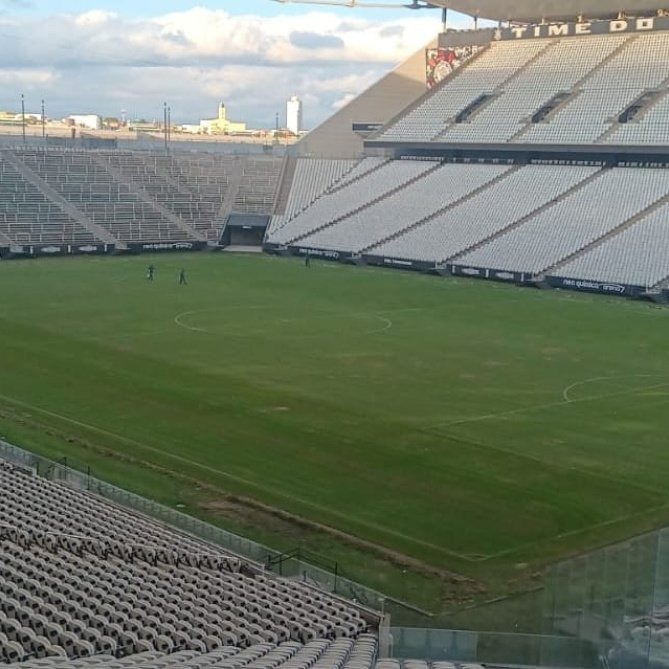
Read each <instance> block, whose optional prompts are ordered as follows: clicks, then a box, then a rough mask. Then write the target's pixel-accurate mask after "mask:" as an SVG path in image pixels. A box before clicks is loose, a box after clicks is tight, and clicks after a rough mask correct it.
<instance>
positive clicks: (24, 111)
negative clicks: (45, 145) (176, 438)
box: [21, 93, 26, 144]
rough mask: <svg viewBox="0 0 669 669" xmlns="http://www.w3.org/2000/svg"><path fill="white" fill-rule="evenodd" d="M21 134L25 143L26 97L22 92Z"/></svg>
mask: <svg viewBox="0 0 669 669" xmlns="http://www.w3.org/2000/svg"><path fill="white" fill-rule="evenodd" d="M21 135H22V136H23V143H24V144H25V143H26V99H25V97H24V96H23V93H21Z"/></svg>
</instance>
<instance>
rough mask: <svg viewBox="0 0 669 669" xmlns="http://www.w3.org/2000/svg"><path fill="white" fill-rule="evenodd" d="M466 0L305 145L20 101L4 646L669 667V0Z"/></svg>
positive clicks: (288, 659)
mask: <svg viewBox="0 0 669 669" xmlns="http://www.w3.org/2000/svg"><path fill="white" fill-rule="evenodd" d="M350 4H352V5H355V4H356V3H350ZM363 4H364V3H363ZM428 5H431V6H433V7H434V8H438V9H441V10H442V17H443V24H444V25H443V30H442V31H441V32H439V34H436V33H437V32H438V29H437V27H435V36H434V39H433V40H432V41H431V42H430V43H429V44H427V45H426V46H425V48H423V49H421V50H420V51H419V52H417V53H415V54H413V55H412V56H410V57H409V58H408V59H407V60H406V61H405V62H403V63H401V64H400V65H398V66H397V67H396V68H395V69H393V70H392V71H390V72H388V73H387V74H386V75H385V76H383V77H382V78H380V79H379V80H378V81H377V82H376V83H374V84H373V85H372V86H371V87H369V88H368V89H366V90H365V91H364V92H363V93H361V94H360V95H359V96H357V97H356V98H355V99H353V100H351V101H350V102H348V103H347V104H346V105H344V106H343V107H342V108H341V109H339V110H337V111H336V112H335V113H334V114H332V115H331V116H330V117H329V118H328V119H327V120H325V121H324V122H323V123H322V124H320V125H319V126H318V127H316V128H315V129H314V130H312V131H311V132H309V133H308V134H306V135H305V136H304V137H303V138H302V139H300V141H298V142H297V143H296V144H295V145H294V146H291V147H289V148H288V147H287V148H286V150H285V151H283V152H282V153H281V154H278V155H277V154H275V153H274V152H272V151H258V152H248V153H239V152H231V151H229V150H225V149H224V148H221V147H220V146H217V145H214V144H211V145H210V144H208V143H206V142H200V143H198V144H197V145H194V144H192V143H188V142H185V141H184V142H181V141H171V142H169V144H168V142H167V139H166V141H165V145H164V147H162V146H158V147H156V145H155V143H150V142H148V143H146V144H143V143H142V142H129V141H128V142H124V141H122V140H119V141H116V140H114V141H111V140H108V139H103V138H95V137H92V136H84V137H79V138H76V137H74V136H73V137H72V138H66V139H63V138H49V137H38V136H34V137H32V136H31V137H28V138H26V136H25V128H24V134H23V137H22V138H21V136H20V135H16V134H13V135H2V134H0V276H1V283H0V285H2V287H3V290H2V291H0V305H1V311H0V313H1V316H0V324H1V327H0V342H1V344H2V350H3V353H4V355H3V364H2V369H1V372H0V663H4V664H6V665H7V666H9V667H20V668H22V669H65V668H67V667H79V668H81V669H88V668H89V667H90V668H92V667H95V668H96V669H182V668H183V669H185V668H187V667H192V668H198V669H201V668H204V667H210V668H211V669H219V668H220V669H241V668H247V669H482V668H483V667H496V668H499V669H504V668H509V669H510V668H519V667H527V668H528V669H540V668H546V669H548V668H551V667H565V668H567V667H569V668H572V669H651V668H652V669H662V668H665V667H669V529H668V528H669V490H668V488H667V480H668V479H669V456H668V455H667V448H666V439H667V437H666V435H667V434H668V433H669V420H668V418H667V404H668V402H669V360H668V359H667V356H665V355H664V353H665V352H666V350H667V341H668V340H669V338H668V336H667V328H666V326H665V323H664V321H665V320H666V319H667V317H668V315H669V311H667V308H666V306H665V304H666V303H667V301H669V9H667V8H664V7H660V6H658V5H657V2H656V0H634V2H631V1H630V2H627V3H626V2H625V1H624V0H533V1H531V0H477V1H476V2H473V0H434V1H429V0H425V2H414V3H413V5H412V6H413V7H414V8H416V7H427V6H428ZM450 11H454V12H459V13H463V14H466V15H469V16H471V17H473V18H474V19H475V25H474V28H473V29H467V30H455V29H452V28H449V26H448V16H449V12H450ZM479 21H480V22H481V26H480V27H479ZM21 140H22V141H21ZM147 268H148V269H147ZM177 279H178V281H177ZM665 463H667V464H666V469H665Z"/></svg>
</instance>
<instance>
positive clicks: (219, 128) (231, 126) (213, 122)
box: [200, 102, 246, 135]
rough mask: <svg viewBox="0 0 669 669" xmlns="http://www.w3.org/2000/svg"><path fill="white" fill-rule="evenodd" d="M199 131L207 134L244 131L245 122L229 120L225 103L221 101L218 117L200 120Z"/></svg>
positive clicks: (229, 133)
mask: <svg viewBox="0 0 669 669" xmlns="http://www.w3.org/2000/svg"><path fill="white" fill-rule="evenodd" d="M200 132H202V133H204V134H207V135H233V134H235V133H242V132H246V123H236V122H234V121H229V120H228V113H227V111H226V109H225V105H224V104H223V103H222V102H221V104H220V105H219V107H218V118H214V119H203V120H201V121H200Z"/></svg>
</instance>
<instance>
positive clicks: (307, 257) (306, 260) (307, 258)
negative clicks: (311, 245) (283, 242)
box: [304, 253, 311, 267]
mask: <svg viewBox="0 0 669 669" xmlns="http://www.w3.org/2000/svg"><path fill="white" fill-rule="evenodd" d="M304 266H305V267H310V266H311V256H310V255H309V254H308V253H307V255H305V256H304Z"/></svg>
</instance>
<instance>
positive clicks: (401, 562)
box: [0, 405, 486, 607]
mask: <svg viewBox="0 0 669 669" xmlns="http://www.w3.org/2000/svg"><path fill="white" fill-rule="evenodd" d="M0 419H5V420H7V421H11V422H14V423H17V424H22V425H26V426H28V427H30V428H31V429H35V430H37V431H39V432H41V433H43V434H45V435H48V436H50V437H55V438H56V439H58V440H62V441H63V442H67V443H70V444H74V445H76V446H77V447H80V448H82V449H83V450H86V451H90V452H91V453H95V454H96V455H98V456H102V457H104V458H109V459H113V460H116V461H120V462H125V463H127V464H129V465H132V466H134V467H141V468H143V469H146V470H149V471H154V472H156V473H159V474H160V475H161V476H164V477H166V478H169V479H170V480H173V481H177V482H179V483H181V484H186V486H187V489H188V490H191V491H193V492H195V493H196V495H193V496H192V497H191V498H189V499H188V500H183V501H187V502H188V504H187V506H188V507H190V510H191V512H192V511H196V512H200V514H201V515H204V516H205V517H207V518H208V519H212V520H215V519H216V518H217V517H218V518H220V519H221V520H222V521H223V522H221V526H222V527H225V522H224V521H225V520H228V521H230V523H232V524H233V525H235V526H237V527H239V526H241V527H248V528H253V527H255V528H261V529H262V530H263V531H266V532H267V533H268V534H270V535H275V536H279V535H280V536H281V538H282V539H284V540H285V539H286V538H288V540H289V542H290V543H291V544H293V545H295V544H297V545H299V543H300V541H301V540H306V539H308V538H309V537H313V536H314V535H326V536H329V537H332V538H334V539H336V540H337V541H339V542H341V543H342V544H345V545H348V546H350V547H352V548H354V549H356V550H358V551H360V552H362V553H366V554H367V555H369V556H370V559H374V560H379V561H381V562H384V563H386V564H389V565H392V566H394V567H399V568H400V569H406V570H411V571H413V572H415V573H417V574H421V575H424V576H428V577H430V578H433V579H435V580H436V581H438V582H440V583H442V584H445V588H444V590H445V593H446V594H445V599H444V602H443V603H444V605H445V606H450V607H452V606H461V605H463V604H466V603H471V602H473V601H474V600H476V599H480V598H481V597H482V596H484V595H485V593H486V586H485V585H484V584H483V583H481V582H479V581H475V580H473V579H471V578H468V577H465V576H463V575H461V574H457V573H455V572H451V571H448V570H446V569H441V568H438V567H435V566H433V565H430V564H428V563H426V562H423V561H421V560H418V559H415V558H412V557H410V556H407V555H404V554H403V553H399V552H397V551H393V550H391V549H389V548H386V547H384V546H381V545H379V544H376V543H373V542H371V541H367V540H365V539H362V538H360V537H357V536H354V535H352V534H349V533H347V532H343V531H341V530H338V529H336V528H333V527H330V526H328V525H325V524H322V523H318V522H316V521H313V520H310V519H307V518H303V517H301V516H297V515H295V514H291V513H288V512H286V511H283V510H282V509H279V508H276V507H272V506H270V505H267V504H264V503H262V502H259V501H258V500H255V499H252V498H248V497H243V496H239V495H233V494H229V493H226V492H225V491H223V490H221V488H219V487H217V486H212V485H210V484H207V483H205V482H203V481H200V480H198V479H195V478H192V477H190V476H186V475H184V474H180V473H178V472H175V471H173V470H171V469H167V468H165V467H161V466H160V465H156V464H154V463H151V462H147V461H146V460H142V459H139V458H135V457H132V456H130V455H127V454H123V453H119V452H117V451H115V450H114V449H113V448H110V447H109V446H107V445H104V444H100V443H97V442H95V441H91V440H90V439H87V438H85V437H83V436H81V435H78V434H77V435H74V434H72V433H71V432H70V431H69V430H66V429H62V428H61V427H55V426H54V425H52V424H47V423H45V422H43V421H41V420H40V419H38V418H36V417H35V416H34V415H32V414H31V413H29V412H25V411H17V410H14V409H13V408H10V407H8V406H7V405H5V407H2V408H0ZM197 497H203V498H204V499H197ZM195 515H196V516H197V513H196V514H195ZM230 523H228V526H229V524H230ZM435 586H437V583H435Z"/></svg>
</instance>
